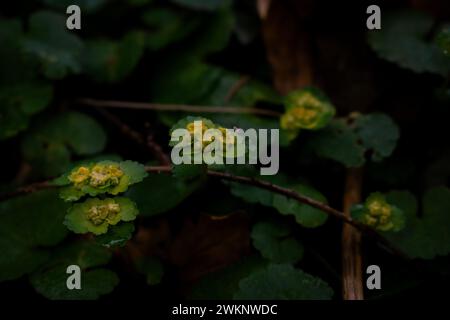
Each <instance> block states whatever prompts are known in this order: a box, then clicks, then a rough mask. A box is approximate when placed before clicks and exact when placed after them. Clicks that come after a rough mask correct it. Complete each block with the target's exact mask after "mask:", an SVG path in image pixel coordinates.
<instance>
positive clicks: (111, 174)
mask: <svg viewBox="0 0 450 320" xmlns="http://www.w3.org/2000/svg"><path fill="white" fill-rule="evenodd" d="M122 176H123V171H122V170H121V169H120V166H119V165H118V164H96V165H94V166H93V167H91V168H90V167H86V166H81V167H78V168H75V169H74V170H73V171H72V172H71V173H70V175H69V178H68V179H69V181H70V182H72V183H73V184H74V186H75V187H77V188H81V187H82V186H83V185H90V186H92V187H95V188H105V187H110V186H115V185H118V184H119V182H120V178H121V177H122Z"/></svg>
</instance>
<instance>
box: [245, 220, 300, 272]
mask: <svg viewBox="0 0 450 320" xmlns="http://www.w3.org/2000/svg"><path fill="white" fill-rule="evenodd" d="M251 236H252V239H253V246H254V247H255V248H256V249H258V250H259V251H260V252H261V255H262V256H263V257H264V258H266V259H268V260H270V261H273V262H275V263H297V262H298V261H299V260H300V259H301V258H302V257H303V251H304V249H303V245H302V244H301V243H300V242H299V241H298V240H297V239H295V238H294V236H293V235H292V230H291V229H290V228H289V226H288V225H285V224H280V223H277V222H275V221H263V222H258V223H257V224H255V225H254V226H253V229H252V234H251Z"/></svg>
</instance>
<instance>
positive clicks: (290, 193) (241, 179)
mask: <svg viewBox="0 0 450 320" xmlns="http://www.w3.org/2000/svg"><path fill="white" fill-rule="evenodd" d="M145 170H146V171H147V172H155V173H170V172H172V166H166V165H164V166H146V167H145ZM207 175H208V176H209V177H215V178H218V179H222V180H228V181H233V182H237V183H241V184H246V185H251V186H255V187H258V188H261V189H265V190H269V191H272V192H274V193H278V194H281V195H284V196H286V197H288V198H291V199H295V200H297V201H298V202H301V203H304V204H307V205H310V206H311V207H314V208H317V209H319V210H321V211H323V212H325V213H327V214H328V215H330V216H334V217H336V218H338V219H339V220H341V221H343V222H344V223H347V224H349V225H352V226H354V227H355V228H357V229H358V230H360V231H361V232H364V233H365V234H366V235H369V236H372V237H374V238H375V239H378V241H379V243H380V244H382V245H383V246H384V247H385V248H386V249H388V250H389V251H391V252H392V253H394V254H396V255H398V256H400V257H402V258H404V259H408V257H407V256H406V255H405V254H404V253H403V252H401V251H399V250H398V249H397V248H396V247H395V246H393V245H392V244H391V243H390V242H389V241H388V240H387V239H386V238H384V237H383V236H382V235H380V234H379V233H378V232H376V231H375V230H374V229H372V228H370V227H368V226H366V225H364V224H362V223H360V222H358V221H356V220H353V219H352V218H351V217H350V216H347V215H346V214H345V213H344V212H341V211H339V210H336V209H334V208H332V207H330V206H328V205H326V204H324V203H322V202H320V201H317V200H314V199H312V198H309V197H307V196H305V195H302V194H300V193H298V192H296V191H294V190H291V189H288V188H284V187H282V186H279V185H276V184H273V183H270V182H267V181H264V180H259V179H255V178H251V177H245V176H236V175H233V174H230V173H226V172H219V171H213V170H208V171H207ZM56 187H57V186H55V185H54V184H52V183H51V182H50V181H43V182H38V183H34V184H31V185H29V186H25V187H22V188H19V189H17V190H16V191H14V192H10V193H7V194H4V195H0V201H4V200H8V199H11V198H14V197H17V196H20V195H23V194H26V193H30V192H35V191H38V190H43V189H48V188H56Z"/></svg>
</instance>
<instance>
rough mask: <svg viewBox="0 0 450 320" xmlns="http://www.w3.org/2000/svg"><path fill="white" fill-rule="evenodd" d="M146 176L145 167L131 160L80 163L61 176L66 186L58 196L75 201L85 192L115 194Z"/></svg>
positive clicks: (92, 194) (90, 193) (93, 194)
mask: <svg viewBox="0 0 450 320" xmlns="http://www.w3.org/2000/svg"><path fill="white" fill-rule="evenodd" d="M146 176H147V173H146V172H145V167H144V166H143V165H141V164H139V163H136V162H133V161H122V162H113V161H100V162H97V163H93V164H88V165H80V166H78V167H76V168H74V169H72V171H70V172H69V174H68V175H67V176H64V177H63V178H61V179H62V180H64V183H63V184H67V185H68V186H67V187H65V188H63V189H62V190H61V192H60V196H61V198H63V199H64V200H65V201H76V200H78V199H80V198H81V197H83V196H84V195H86V194H88V195H90V196H96V195H98V194H102V193H109V194H112V195H117V194H119V193H121V192H124V191H126V190H127V189H128V186H129V185H131V184H133V183H136V182H140V181H142V179H143V178H145V177H146Z"/></svg>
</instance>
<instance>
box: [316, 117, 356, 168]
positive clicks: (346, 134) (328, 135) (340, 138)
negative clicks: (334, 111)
mask: <svg viewBox="0 0 450 320" xmlns="http://www.w3.org/2000/svg"><path fill="white" fill-rule="evenodd" d="M308 146H309V147H310V148H311V149H312V150H314V152H315V153H316V154H317V155H318V156H320V157H323V158H328V159H332V160H335V161H337V162H340V163H342V164H343V165H345V166H346V167H359V166H361V165H363V164H364V152H365V149H364V147H363V146H362V145H360V144H359V143H358V135H357V134H356V133H355V132H354V131H353V130H352V129H351V128H350V127H349V126H348V125H347V124H346V123H345V121H344V120H342V119H336V120H334V121H332V122H331V123H330V125H329V126H328V127H326V128H325V129H323V130H321V131H319V132H317V133H316V134H314V136H312V137H311V138H310V139H309V140H308Z"/></svg>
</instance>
